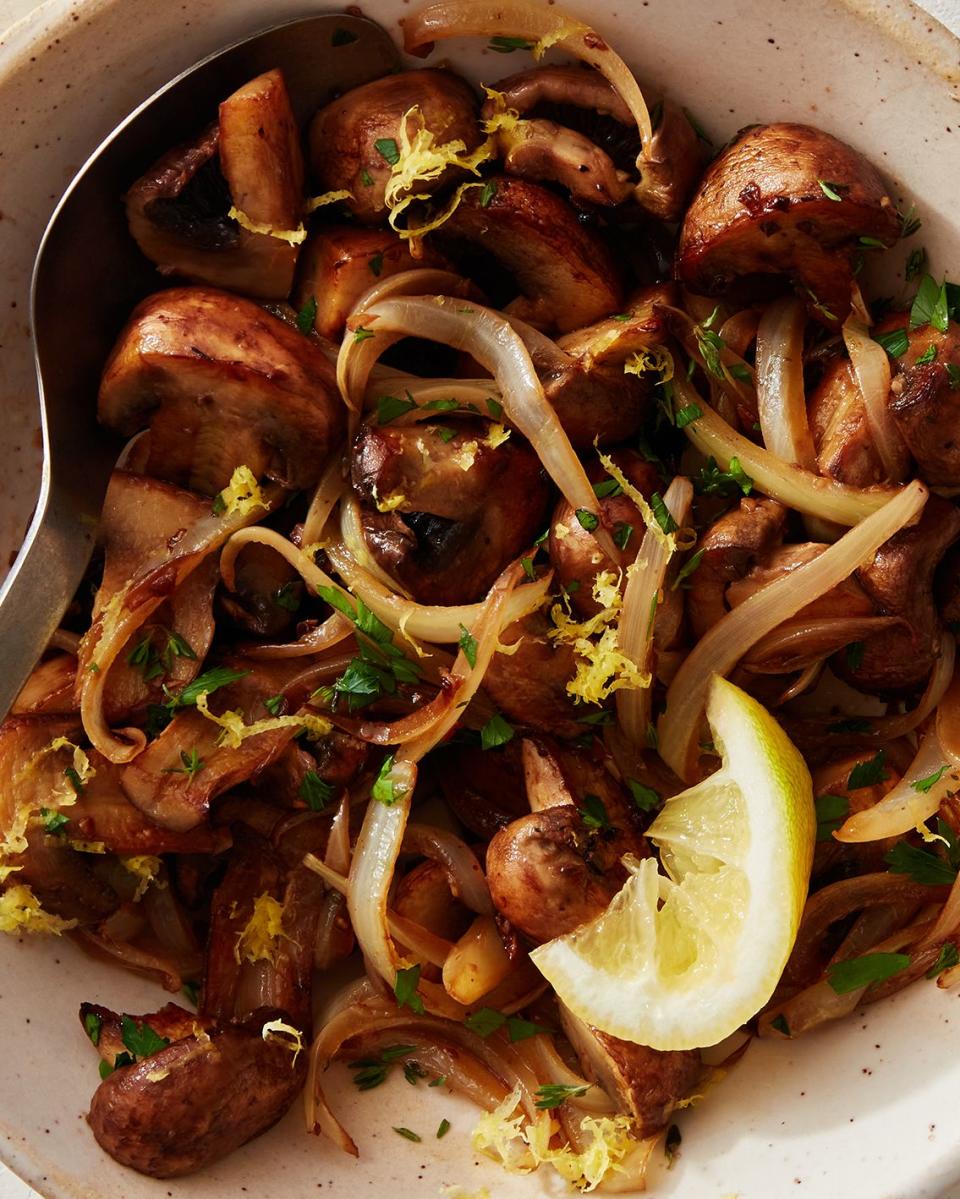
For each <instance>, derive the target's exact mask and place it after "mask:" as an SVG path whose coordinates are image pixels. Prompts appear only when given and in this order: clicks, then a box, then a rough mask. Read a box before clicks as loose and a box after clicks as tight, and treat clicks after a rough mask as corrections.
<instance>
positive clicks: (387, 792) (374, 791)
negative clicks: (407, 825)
mask: <svg viewBox="0 0 960 1199" xmlns="http://www.w3.org/2000/svg"><path fill="white" fill-rule="evenodd" d="M395 760H396V755H395V754H387V756H386V757H385V758H384V759H383V763H382V765H381V766H380V773H379V774H378V775H377V778H376V782H375V783H374V784H373V787H372V788H371V791H370V795H371V797H372V798H373V799H375V800H376V801H377V803H382V804H383V806H384V807H386V808H392V807H393V805H394V804H395V803H396V802H397V800H398V799H403V797H404V796H405V795H406V793H407V788H406V787H401V786H399V785H398V784H397V783H395V782H394V781H393V779H392V778H391V777H390V772H391V771H392V770H393V764H394V761H395Z"/></svg>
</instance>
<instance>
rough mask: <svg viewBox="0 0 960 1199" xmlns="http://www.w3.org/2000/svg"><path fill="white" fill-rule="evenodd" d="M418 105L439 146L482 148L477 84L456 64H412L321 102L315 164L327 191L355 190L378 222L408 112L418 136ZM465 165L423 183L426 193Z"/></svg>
mask: <svg viewBox="0 0 960 1199" xmlns="http://www.w3.org/2000/svg"><path fill="white" fill-rule="evenodd" d="M412 109H416V110H417V111H418V113H419V116H420V118H422V121H423V127H424V129H425V130H427V131H429V133H430V134H432V136H433V139H434V143H435V144H436V145H437V146H442V145H445V144H447V143H449V142H456V141H459V142H461V143H462V144H463V146H464V147H465V149H466V150H468V151H470V150H475V149H476V148H477V146H478V145H479V144H480V141H481V139H482V135H481V132H480V126H479V124H478V122H477V101H476V98H475V97H474V94H473V91H472V90H471V88H470V87H469V85H468V84H467V83H465V82H464V80H463V79H461V78H460V76H459V75H454V74H453V72H452V71H433V70H423V71H404V72H401V73H400V74H397V75H387V76H385V77H384V78H383V79H375V80H374V81H373V82H372V83H365V84H363V85H362V86H360V87H355V88H353V89H352V90H350V91H349V92H345V93H344V95H342V96H340V97H339V99H337V100H334V101H332V102H331V103H330V104H328V105H327V106H326V107H325V108H321V109H320V111H319V112H318V113H317V115H316V116H315V117H314V118H313V121H312V123H311V125H310V166H311V168H312V170H313V173H314V175H315V176H316V178H317V180H318V181H319V184H320V186H321V188H322V189H323V190H324V191H349V192H350V193H351V196H352V199H351V200H349V201H347V203H348V205H349V207H350V210H351V211H352V212H353V214H354V216H356V217H357V218H358V220H360V221H363V222H364V223H366V224H377V223H379V222H380V221H382V220H383V218H384V217H385V216H386V214H387V206H386V202H385V200H384V191H385V189H386V186H387V182H388V181H389V179H390V174H391V170H392V166H393V164H394V163H396V162H397V160H398V158H399V153H400V149H399V147H400V132H401V128H402V123H403V121H404V119H405V118H407V123H406V131H407V136H408V137H410V139H411V141H412V140H413V138H414V137H415V134H416V121H415V118H414V117H413V116H412V115H410V114H411V110H412ZM458 174H460V175H462V174H463V172H462V171H460V170H458V169H457V168H456V167H449V168H447V169H446V170H444V171H443V172H442V174H441V175H440V176H439V178H437V179H435V180H432V181H430V182H426V181H424V182H421V183H418V185H417V194H418V195H429V194H433V193H435V192H437V191H438V190H440V189H441V188H443V187H445V186H446V185H447V184H448V183H449V182H450V181H451V180H452V179H454V178H456V177H457V175H458Z"/></svg>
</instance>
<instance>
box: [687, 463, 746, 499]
mask: <svg viewBox="0 0 960 1199" xmlns="http://www.w3.org/2000/svg"><path fill="white" fill-rule="evenodd" d="M693 486H694V490H695V491H696V492H697V494H698V495H718V496H723V497H728V496H731V495H736V494H737V493H738V492H739V493H741V494H743V495H749V494H750V493H751V491H753V479H751V478H750V476H749V475H748V474H747V472H746V471H745V470H744V469H743V467H742V466H741V465H740V459H739V458H737V457H733V458H731V459H730V466H729V469H727V470H721V469H720V467H719V466H718V465H717V460H716V459H715V458H708V459H707V465H706V466H701V468H700V477H699V478H698V479H695V480H694V482H693Z"/></svg>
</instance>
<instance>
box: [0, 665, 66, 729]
mask: <svg viewBox="0 0 960 1199" xmlns="http://www.w3.org/2000/svg"><path fill="white" fill-rule="evenodd" d="M76 679H77V659H76V656H75V655H74V654H54V655H53V657H50V658H47V659H46V660H45V661H43V662H41V663H40V664H39V666H36V667H35V668H34V670H33V673H32V674H31V675H30V677H29V678H28V679H27V681H26V682H25V683H24V685H23V688H22V689H21V691H20V694H19V695H18V696H17V698H16V699H15V700H14V703H13V707H12V708H11V709H10V715H11V716H25V715H27V713H30V712H32V713H38V714H39V713H41V712H43V713H48V714H54V713H58V714H59V713H65V712H75V711H76V710H77V700H76V696H75V687H76Z"/></svg>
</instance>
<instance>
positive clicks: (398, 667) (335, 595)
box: [317, 587, 420, 711]
mask: <svg viewBox="0 0 960 1199" xmlns="http://www.w3.org/2000/svg"><path fill="white" fill-rule="evenodd" d="M317 595H318V596H319V597H320V598H321V599H322V600H324V601H326V603H328V604H330V606H331V607H333V608H336V610H337V611H338V612H339V613H340V614H341V615H343V616H346V618H347V619H348V620H349V621H350V622H351V623H352V624H353V625H354V627H355V628H356V630H357V648H358V650H359V656H358V657H356V658H353V659H352V660H351V662H350V664H349V666H348V667H347V669H346V670H345V671H344V672H343V674H342V675H340V677H339V678H338V679H337V680H336V681H335V682H334V684H333V687H332V688H331V689H330V691H331V694H332V698H333V702H334V703H335V702H336V699H337V697H338V696H341V695H344V696H346V699H347V705H348V707H349V708H350V710H351V711H356V710H357V709H358V708H363V707H365V706H366V705H367V704H370V703H373V701H374V700H376V699H379V698H380V696H381V695H383V694H387V695H395V694H396V692H397V688H398V686H399V685H400V684H402V683H416V682H417V681H418V680H419V678H420V667H419V666H418V665H417V664H416V663H415V662H411V661H410V660H409V658H407V657H406V655H405V654H404V653H403V651H402V650H401V649H399V648H398V647H397V646H396V645H394V644H393V633H392V631H391V630H390V628H389V627H388V626H387V625H385V624H384V623H383V621H382V620H380V619H379V617H377V616H376V615H374V613H373V612H371V610H370V609H369V608H368V607H367V606H366V604H365V603H364V602H363V600H361V599H358V600H357V601H356V607H354V604H353V601H352V600H351V598H350V597H349V596H347V595H345V594H344V593H343V592H342V591H340V589H339V588H337V587H318V588H317Z"/></svg>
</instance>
